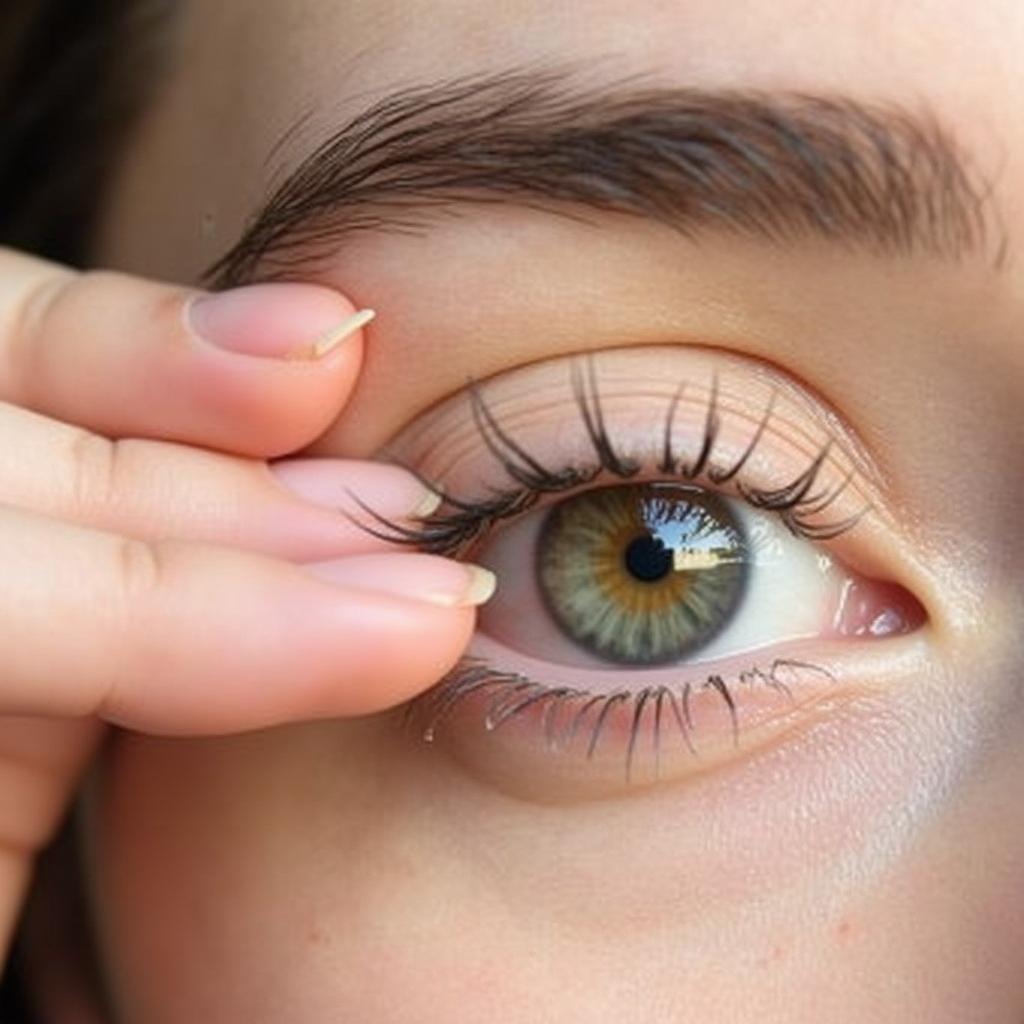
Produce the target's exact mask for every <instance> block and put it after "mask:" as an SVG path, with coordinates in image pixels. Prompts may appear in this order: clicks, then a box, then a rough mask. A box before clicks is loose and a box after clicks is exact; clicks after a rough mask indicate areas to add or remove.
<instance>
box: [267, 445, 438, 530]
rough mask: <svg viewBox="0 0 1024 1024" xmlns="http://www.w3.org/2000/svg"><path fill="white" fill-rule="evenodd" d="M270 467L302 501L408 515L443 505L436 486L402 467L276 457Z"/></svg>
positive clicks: (356, 512) (352, 510)
mask: <svg viewBox="0 0 1024 1024" xmlns="http://www.w3.org/2000/svg"><path fill="white" fill-rule="evenodd" d="M268 468H269V469H270V472H271V474H272V475H273V476H274V477H275V479H276V480H277V481H278V483H280V484H281V485H282V486H284V487H286V488H287V489H288V490H289V491H290V492H291V493H292V494H294V495H295V496H296V497H298V498H301V499H302V500H303V501H307V502H309V503H310V504H312V505H322V506H323V507H324V508H333V509H339V510H341V509H343V510H345V511H346V512H349V513H351V514H352V515H359V514H360V513H362V512H363V510H362V509H361V508H360V506H359V502H360V501H361V502H362V503H363V504H364V505H366V506H367V507H368V508H370V509H372V510H373V511H374V512H377V513H379V514H380V515H382V516H405V517H409V518H416V517H422V516H427V515H430V513H431V512H433V511H435V510H436V509H437V507H438V505H440V504H441V496H440V495H439V494H438V493H437V492H436V491H432V490H430V489H429V488H428V487H426V486H425V485H424V484H422V483H420V481H419V480H417V479H416V477H415V476H413V475H412V473H409V472H407V471H406V470H404V469H402V468H401V466H393V465H390V464H388V463H385V462H364V461H361V460H359V459H326V458H319V459H318V458H310V459H278V460H277V461H275V462H271V463H268ZM353 495H354V496H355V497H353ZM356 499H358V500H356Z"/></svg>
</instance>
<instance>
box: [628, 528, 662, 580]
mask: <svg viewBox="0 0 1024 1024" xmlns="http://www.w3.org/2000/svg"><path fill="white" fill-rule="evenodd" d="M624 557H625V561H626V568H627V569H628V570H629V571H630V572H631V573H632V574H633V575H634V576H635V577H636V578H637V579H638V580H642V581H643V582H644V583H653V582H654V581H655V580H660V579H661V578H662V577H663V576H667V575H668V573H669V571H670V570H671V569H672V551H671V550H670V549H669V548H667V547H665V545H664V544H663V543H662V542H661V541H660V540H659V539H658V538H657V537H651V536H650V535H647V536H643V537H637V538H636V539H635V540H631V541H630V542H629V546H628V547H627V548H626V551H625V555H624Z"/></svg>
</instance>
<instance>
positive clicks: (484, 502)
mask: <svg viewBox="0 0 1024 1024" xmlns="http://www.w3.org/2000/svg"><path fill="white" fill-rule="evenodd" d="M584 361H585V366H586V373H585V374H584V372H583V371H582V370H581V369H580V366H579V362H578V360H573V362H572V363H571V364H570V372H571V384H572V392H573V397H574V399H575V401H576V404H577V406H578V407H579V410H580V416H581V418H582V420H583V425H584V428H585V430H586V432H587V436H588V437H589V439H590V442H591V445H592V446H593V449H594V454H595V456H596V460H597V461H596V462H594V463H592V464H588V465H577V466H569V467H566V468H564V469H562V470H559V471H557V472H556V471H552V470H551V469H549V468H548V467H547V466H545V465H544V464H543V463H541V462H540V461H539V460H538V459H536V458H535V457H534V456H533V455H531V454H530V453H529V452H527V451H526V450H525V449H524V448H523V447H522V445H520V444H519V443H518V442H517V441H516V440H515V439H514V438H513V437H511V436H510V435H509V434H508V432H507V431H505V430H504V428H503V427H502V426H501V424H500V423H499V422H498V420H497V418H496V417H495V416H494V413H493V411H492V410H491V409H490V408H489V407H488V405H487V403H486V401H485V400H484V397H483V394H482V392H481V390H480V386H479V384H477V383H476V382H473V383H471V384H470V386H469V398H470V410H471V413H472V416H473V423H474V425H475V426H476V429H477V432H478V433H479V435H480V437H481V439H482V441H483V443H484V445H485V446H486V448H487V449H488V451H489V452H490V453H491V455H492V456H493V457H494V458H495V459H496V460H497V462H498V463H499V464H500V465H501V466H502V468H503V469H504V470H505V472H506V473H507V474H508V475H509V477H510V478H511V479H512V480H514V481H515V482H516V484H517V485H518V486H517V487H513V488H509V489H504V490H493V491H492V494H491V496H490V497H487V498H482V499H478V500H474V501H465V500H461V499H459V498H456V497H454V496H452V495H450V494H447V493H444V492H443V491H441V490H439V489H438V488H437V487H436V486H435V485H434V484H432V483H431V482H430V481H428V480H426V479H425V478H424V477H423V476H422V475H421V474H419V473H417V472H416V471H415V470H414V469H413V468H411V467H408V466H405V467H404V468H405V469H407V470H408V471H409V472H410V473H412V474H413V475H414V476H416V477H417V478H418V479H419V480H420V482H421V483H422V484H423V485H424V486H425V487H426V488H427V489H429V490H431V491H432V492H433V493H435V494H436V495H437V496H438V497H439V498H441V500H442V505H441V507H440V509H439V510H438V511H436V512H434V513H433V514H431V515H430V516H427V517H426V518H424V519H423V520H422V521H421V522H420V523H417V524H416V525H414V526H410V525H406V524H403V523H399V522H396V521H395V520H392V519H389V518H387V517H386V516H382V515H380V514H379V513H377V512H375V511H374V510H373V509H372V508H370V507H369V506H367V505H366V504H365V503H364V502H362V501H361V500H360V499H359V497H358V496H357V495H355V494H354V493H352V492H351V491H350V492H349V496H350V498H351V499H352V500H353V501H354V502H355V503H356V504H357V505H358V506H359V508H360V509H362V511H363V512H365V513H366V514H367V515H368V516H369V517H370V518H371V519H372V520H373V524H375V525H373V524H369V523H366V522H361V521H359V520H358V519H355V518H354V517H352V516H349V517H348V518H349V519H351V520H352V522H354V523H355V524H356V525H357V526H359V527H361V528H362V529H363V530H365V531H366V532H367V533H370V534H372V535H373V536H375V537H379V538H380V539H382V540H387V541H389V542H391V543H396V544H405V545H408V546H411V547H415V548H417V549H418V550H420V551H424V552H427V553H429V554H436V555H446V556H450V557H458V556H460V555H462V554H464V553H465V552H466V551H467V550H468V549H469V548H470V547H471V546H472V545H473V544H474V543H476V542H477V541H478V540H480V539H481V538H482V537H484V536H486V534H487V533H488V532H489V531H490V530H491V528H492V527H493V526H494V525H496V524H497V523H499V522H501V521H503V520H506V519H511V518H514V517H515V516H518V515H519V514H520V513H522V512H525V511H527V510H528V509H530V508H531V507H532V506H533V505H535V504H536V503H537V501H539V499H540V498H541V497H542V496H543V495H545V494H558V493H562V492H565V491H570V490H573V489H575V488H577V487H581V486H583V485H585V484H589V483H592V482H593V481H595V480H596V479H597V478H598V477H599V476H600V475H601V474H602V473H609V474H611V475H612V476H614V477H617V478H619V479H630V478H632V477H634V476H636V474H637V473H638V472H640V470H641V468H642V466H641V464H640V463H639V462H638V461H637V460H636V459H632V458H626V457H624V456H622V455H620V454H619V453H618V451H617V450H616V446H615V444H614V443H613V441H612V438H611V437H610V436H609V434H608V430H607V427H606V424H605V421H604V415H603V412H602V408H601V400H600V393H599V387H598V379H597V372H596V368H595V362H594V357H593V354H587V355H586V356H585V357H584ZM682 393H683V385H680V386H679V388H678V389H677V390H676V393H675V395H674V396H673V398H672V400H671V402H670V404H669V408H668V412H667V415H666V417H665V426H664V440H663V444H662V451H661V455H660V458H659V460H658V461H657V466H656V469H657V470H658V471H660V472H661V473H662V474H664V475H665V476H666V477H673V476H677V475H678V477H679V478H681V479H683V480H686V481H687V482H695V481H696V482H699V481H700V480H701V479H702V478H705V477H706V478H707V480H708V481H709V482H710V483H712V484H716V485H721V484H724V483H727V482H729V481H730V480H732V479H733V478H736V482H735V484H734V486H735V488H736V490H737V492H738V493H739V495H740V497H741V498H743V499H744V500H745V501H746V502H748V503H749V504H750V505H752V506H753V507H755V508H758V509H762V510H764V511H767V512H772V513H775V514H776V515H778V516H779V517H780V519H781V520H782V522H783V524H784V525H785V527H786V528H787V529H788V530H789V531H790V533H792V534H794V535H795V536H798V537H804V538H806V539H808V540H812V541H813V540H818V541H825V540H832V539H834V538H835V537H838V536H839V535H840V534H842V533H845V532H846V531H847V530H849V529H851V528H852V527H854V526H855V525H856V524H857V523H858V522H859V521H860V519H861V518H862V517H863V516H864V515H865V514H866V513H867V512H868V511H870V508H871V506H870V505H866V506H865V507H864V508H862V509H860V510H859V511H858V512H856V513H854V514H853V515H850V516H847V517H846V518H844V519H840V520H836V521H832V522H828V521H826V522H820V521H817V517H818V516H820V515H821V513H822V512H824V511H825V510H826V509H827V508H828V507H829V506H830V505H832V504H833V502H835V501H836V500H837V499H838V498H839V497H840V496H841V495H842V494H843V492H844V491H845V490H846V489H847V487H848V486H849V485H850V483H851V482H852V481H853V478H854V473H853V471H852V470H851V471H850V472H849V473H848V474H847V476H846V477H845V478H844V479H843V480H842V481H841V482H840V483H838V484H837V485H835V486H834V487H833V488H832V489H831V490H825V491H818V490H816V489H815V484H816V482H817V480H818V477H819V475H820V474H821V471H822V468H823V467H824V465H825V463H826V460H827V458H828V456H829V454H830V452H831V451H832V449H833V446H834V442H833V440H832V439H831V438H830V439H829V440H827V441H826V442H825V443H824V444H823V445H822V447H821V448H820V450H819V451H818V453H817V455H815V457H814V458H813V459H812V460H811V462H810V463H809V464H808V466H807V468H806V469H804V470H803V471H802V472H801V473H800V474H798V475H797V476H796V477H795V478H794V479H793V480H792V481H791V482H790V483H788V484H786V485H784V486H781V487H775V488H759V487H754V486H752V485H748V484H745V483H744V482H743V481H742V480H741V479H740V478H739V477H738V475H737V474H739V473H740V471H741V470H742V468H743V467H744V466H745V465H746V463H747V461H748V460H749V459H750V457H751V456H752V455H753V453H754V451H755V450H756V448H757V446H758V445H759V444H760V442H761V439H762V437H763V436H764V433H765V430H766V428H767V425H768V423H769V422H770V420H771V417H772V415H773V413H774V409H775V404H776V397H777V395H776V393H775V392H774V391H773V392H772V394H771V396H770V398H769V400H768V403H767V405H766V407H765V411H764V413H763V415H762V417H761V419H760V421H759V423H758V426H757V428H756V430H755V432H754V434H753V435H752V437H751V439H750V442H749V444H748V445H747V447H746V448H745V450H744V451H743V452H742V454H741V455H740V456H739V458H738V459H737V460H736V462H735V463H733V465H732V466H730V467H725V468H723V467H718V466H715V465H714V464H713V463H712V458H713V455H714V447H715V442H716V439H717V437H718V434H719V430H720V427H721V417H720V414H719V409H718V377H717V374H716V375H714V376H713V377H712V382H711V391H710V397H709V400H708V409H707V413H706V416H705V423H704V436H703V438H702V441H701V445H700V451H699V453H698V455H697V457H696V458H695V459H694V461H693V462H692V463H691V464H689V465H688V464H686V463H685V462H683V461H681V460H679V459H678V458H677V457H676V455H675V453H674V452H673V451H672V445H671V434H672V426H673V422H674V418H675V413H676V409H677V407H678V404H679V400H680V398H681V396H682Z"/></svg>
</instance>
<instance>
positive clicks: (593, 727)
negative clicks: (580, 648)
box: [403, 657, 835, 782]
mask: <svg viewBox="0 0 1024 1024" xmlns="http://www.w3.org/2000/svg"><path fill="white" fill-rule="evenodd" d="M787 673H788V674H789V679H790V681H791V682H794V681H795V678H794V674H801V673H802V674H812V675H816V676H819V677H824V678H826V679H828V680H829V681H830V682H835V677H834V676H833V675H832V673H831V672H829V671H828V669H826V668H823V667H822V666H820V665H816V664H813V663H812V662H809V661H799V660H796V659H793V658H775V659H773V661H772V662H771V664H770V665H769V666H768V668H767V669H764V668H761V667H758V666H752V667H751V668H750V669H748V670H746V671H742V672H740V673H739V674H738V675H737V677H736V679H735V680H733V681H732V685H730V684H729V683H728V682H726V680H725V679H724V678H723V677H722V676H721V675H718V674H714V673H712V674H709V675H707V676H705V677H704V678H703V679H699V680H692V679H691V680H684V681H682V682H681V683H679V684H678V685H677V686H676V687H674V688H673V687H671V686H666V685H659V686H647V687H644V688H642V689H640V690H627V689H618V690H613V691H611V692H610V693H605V694H594V693H592V692H591V691H588V690H584V689H580V688H577V687H570V686H551V685H546V684H544V683H538V682H535V681H534V680H532V679H529V678H528V677H526V676H524V675H521V674H519V673H515V672H504V671H501V670H499V669H495V668H492V667H491V666H490V665H488V664H487V663H486V662H485V661H483V660H482V659H480V658H474V657H465V658H463V659H462V660H461V661H460V662H459V663H458V664H457V665H456V666H455V667H454V668H453V669H452V670H451V671H449V673H448V674H447V675H446V676H445V677H444V678H443V679H442V680H441V681H440V682H439V683H438V684H437V685H436V686H435V687H433V688H432V689H431V690H429V691H428V692H427V693H425V694H423V695H422V696H420V697H417V698H416V699H415V700H413V701H411V702H410V703H409V704H408V705H406V708H405V712H404V717H403V722H404V724H405V726H406V727H407V728H414V727H417V726H420V725H421V726H422V728H421V729H420V730H419V731H420V736H421V739H422V740H423V741H424V742H426V743H432V742H433V741H434V740H435V739H436V738H437V735H438V731H439V730H440V729H441V728H442V726H443V725H444V723H445V721H446V720H447V719H448V718H449V717H450V716H451V715H452V714H453V713H454V712H455V710H456V709H457V708H458V707H459V706H460V705H461V704H463V703H464V702H465V701H466V700H467V699H468V698H470V697H471V696H473V695H479V696H485V697H486V703H485V705H484V708H483V709H482V714H481V722H482V724H483V726H484V728H485V729H486V730H487V731H489V732H493V731H496V730H497V729H500V728H501V727H502V726H504V725H506V724H507V723H508V722H510V721H512V720H513V719H515V718H517V717H519V716H521V715H523V714H525V713H526V712H528V711H530V710H537V709H542V732H543V735H544V736H545V739H546V741H547V744H548V747H549V749H551V750H557V749H559V747H562V748H567V747H568V746H569V745H570V744H571V743H572V742H573V740H575V739H576V738H577V736H578V735H579V734H580V732H581V730H589V734H586V733H584V735H586V756H587V758H588V759H590V758H593V756H594V754H595V753H596V751H597V748H598V745H599V743H600V740H601V736H602V734H603V731H604V728H605V726H606V724H607V721H608V717H609V715H610V713H611V712H612V711H613V710H614V708H615V707H616V706H617V705H622V706H623V708H624V709H627V710H631V712H632V714H631V725H630V731H629V739H628V743H627V746H626V751H625V776H626V781H627V782H629V781H630V780H631V776H632V771H633V763H634V758H635V754H636V751H637V748H638V745H639V741H640V738H641V735H640V734H641V729H642V728H643V727H644V725H646V726H648V727H649V728H650V746H651V749H652V750H653V752H654V759H655V775H657V763H658V758H659V754H660V751H661V744H662V740H663V735H664V731H665V728H666V725H668V727H672V726H674V727H675V728H676V730H677V731H678V733H679V735H680V739H681V742H682V743H683V744H684V745H685V747H686V748H687V750H688V751H689V753H690V754H691V755H692V756H693V757H695V758H697V759H699V758H700V753H699V751H698V749H697V747H696V745H695V744H694V742H693V733H694V722H693V718H692V716H691V713H690V702H691V698H692V697H693V696H694V695H695V694H697V693H698V692H699V691H701V690H713V691H714V692H716V693H717V694H718V695H719V696H720V697H721V699H722V701H723V702H724V704H725V706H726V708H727V709H728V712H729V717H730V721H731V723H732V739H733V745H734V746H737V747H738V746H739V738H740V737H739V733H740V730H739V718H738V714H737V703H736V697H735V694H734V692H733V691H734V689H736V688H739V687H744V686H747V687H750V686H754V685H763V686H767V687H770V688H771V689H774V690H777V691H778V692H780V693H782V694H783V695H784V696H786V697H787V698H788V699H789V700H790V701H791V702H792V703H794V704H795V700H794V698H793V694H792V691H791V690H790V688H789V685H788V684H787V682H786V680H785V678H783V676H784V675H786V674H787ZM648 708H649V709H650V710H649V712H647V713H646V714H645V712H646V711H647V709H648ZM424 723H425V724H424Z"/></svg>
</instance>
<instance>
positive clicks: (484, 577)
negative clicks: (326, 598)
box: [304, 554, 497, 608]
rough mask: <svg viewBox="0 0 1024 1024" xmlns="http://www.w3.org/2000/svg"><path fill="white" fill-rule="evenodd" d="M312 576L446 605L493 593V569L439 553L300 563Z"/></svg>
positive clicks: (459, 604)
mask: <svg viewBox="0 0 1024 1024" xmlns="http://www.w3.org/2000/svg"><path fill="white" fill-rule="evenodd" d="M304 568H306V569H308V570H309V571H310V572H311V573H312V574H313V575H314V576H318V577H320V579H323V580H326V581H327V582H328V583H334V584H336V585H339V586H343V587H352V588H354V589H356V590H373V591H382V592H383V593H386V594H397V595H399V596H401V597H411V598H415V599H416V600H418V601H429V602H430V603H431V604H440V605H444V606H446V607H449V608H451V607H466V606H469V605H478V604H483V603H484V602H485V601H486V600H487V599H488V598H489V597H490V596H491V595H492V594H493V593H494V589H495V587H496V585H497V579H496V577H495V575H494V573H493V572H491V571H490V570H489V569H485V568H483V566H479V565H473V564H472V563H471V562H455V561H453V560H452V559H450V558H442V557H441V556H440V555H421V554H399V555H352V556H350V557H349V558H336V559H332V560H331V561H329V562H311V563H308V564H306V565H305V566H304Z"/></svg>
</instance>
